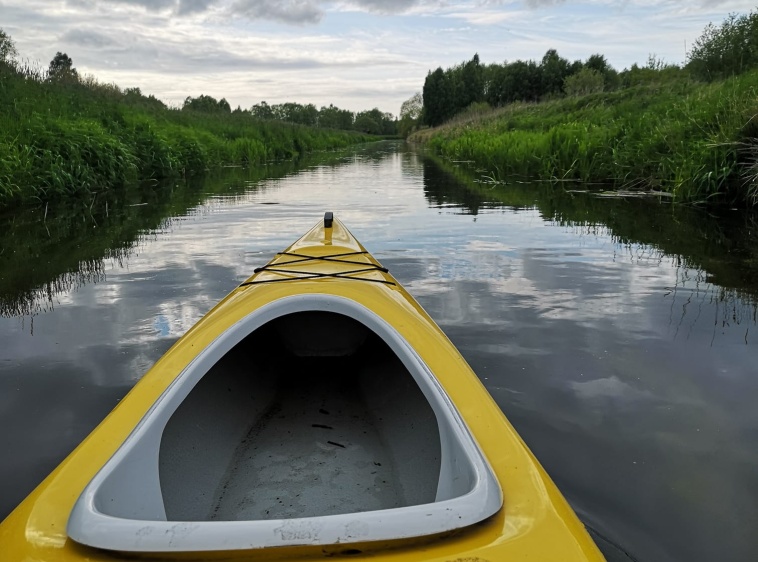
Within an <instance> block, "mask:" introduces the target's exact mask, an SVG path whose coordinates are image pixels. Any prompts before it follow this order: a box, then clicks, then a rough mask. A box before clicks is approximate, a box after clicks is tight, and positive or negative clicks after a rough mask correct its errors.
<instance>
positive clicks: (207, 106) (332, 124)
mask: <svg viewBox="0 0 758 562" xmlns="http://www.w3.org/2000/svg"><path fill="white" fill-rule="evenodd" d="M182 110H184V111H199V112H204V113H233V114H238V113H245V114H248V115H251V116H252V117H255V118H257V119H261V120H263V121H281V122H284V123H295V124H297V125H306V126H308V127H318V128H322V129H339V130H343V131H358V132H361V133H367V134H370V135H394V134H396V133H397V120H396V119H395V117H394V116H393V115H392V114H391V113H383V112H382V111H380V110H379V109H378V108H374V109H370V110H367V111H359V112H357V113H356V112H353V111H350V110H348V109H340V108H339V107H336V106H334V105H333V104H329V106H328V107H327V106H322V107H321V109H318V108H317V107H316V106H315V105H314V104H312V103H309V104H300V103H295V102H286V103H280V104H274V105H269V104H268V103H266V102H265V101H262V102H260V103H256V104H255V105H253V106H252V107H251V108H250V109H242V108H241V107H239V106H238V107H237V109H235V110H232V108H231V107H230V105H229V102H228V101H226V99H225V98H221V99H220V100H216V99H215V98H214V97H212V96H206V95H201V96H198V97H196V98H193V97H187V98H186V99H185V100H184V104H183V105H182Z"/></svg>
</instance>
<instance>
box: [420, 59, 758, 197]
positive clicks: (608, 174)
mask: <svg viewBox="0 0 758 562" xmlns="http://www.w3.org/2000/svg"><path fill="white" fill-rule="evenodd" d="M645 70H649V69H645ZM757 99H758V71H754V72H750V73H746V74H744V75H743V76H742V77H739V78H735V79H730V80H727V81H725V82H723V83H719V84H711V85H706V84H693V83H692V82H690V81H688V80H685V79H679V80H673V81H671V82H669V83H668V84H648V85H640V86H635V87H630V88H626V89H622V90H619V91H616V92H604V93H596V94H592V95H589V96H585V97H580V98H566V99H562V100H558V101H553V102H548V103H542V104H536V105H535V104H529V105H514V106H512V107H511V108H509V109H508V110H505V111H499V112H497V113H494V114H493V117H492V118H490V119H488V120H484V121H481V120H480V122H479V123H478V124H474V123H471V122H468V123H466V124H465V125H461V126H457V125H454V124H451V125H450V126H446V127H440V128H439V129H436V130H435V131H433V132H431V133H428V134H427V138H429V140H428V141H427V142H428V144H429V145H430V146H431V147H432V148H434V149H436V150H437V151H439V152H440V153H441V154H442V155H444V156H446V157H448V158H451V159H455V160H472V161H475V162H476V163H477V166H479V167H481V168H485V169H488V170H491V171H492V173H493V174H494V175H495V176H497V177H498V178H499V179H502V180H509V179H511V178H515V177H518V178H539V179H547V180H577V181H584V182H601V183H607V184H614V185H616V186H619V187H623V188H648V189H650V188H652V189H660V190H665V191H669V192H671V193H673V194H674V196H675V197H676V198H677V199H679V200H682V201H706V200H707V201H725V202H733V201H742V202H749V201H752V200H753V198H754V197H755V194H756V192H758V188H756V187H755V186H756V185H758V181H756V180H755V179H754V178H755V172H754V170H755V169H756V167H755V166H754V165H753V167H752V168H751V164H754V162H755V160H756V157H755V154H756V153H758V151H756V150H755V149H752V150H751V149H750V148H749V147H752V146H754V142H752V141H751V140H750V139H752V138H754V137H756V136H758V134H756V133H758V131H756V130H753V128H751V126H750V125H749V124H750V123H751V122H752V121H751V117H752V116H753V115H755V114H756V112H757V111H758V102H757V101H756V100H757ZM746 124H747V125H746ZM413 138H419V139H421V138H422V137H421V136H420V135H419V136H418V137H413ZM413 138H412V140H413ZM750 170H752V172H751V171H750ZM751 173H752V174H753V177H751V175H750V174H751Z"/></svg>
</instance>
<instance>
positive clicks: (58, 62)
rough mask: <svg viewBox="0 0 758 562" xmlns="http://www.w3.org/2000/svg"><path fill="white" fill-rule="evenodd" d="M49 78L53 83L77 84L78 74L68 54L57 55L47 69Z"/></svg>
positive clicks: (59, 53)
mask: <svg viewBox="0 0 758 562" xmlns="http://www.w3.org/2000/svg"><path fill="white" fill-rule="evenodd" d="M47 78H48V80H50V81H51V82H76V81H77V80H78V74H77V72H76V69H75V68H74V63H73V61H72V60H71V57H69V56H68V55H67V54H66V53H61V52H60V51H58V52H57V53H55V56H54V57H53V60H51V61H50V66H49V67H48V69H47Z"/></svg>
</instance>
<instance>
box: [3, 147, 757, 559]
mask: <svg viewBox="0 0 758 562" xmlns="http://www.w3.org/2000/svg"><path fill="white" fill-rule="evenodd" d="M476 179H477V174H476V172H475V171H471V170H468V169H466V168H465V166H463V165H462V164H459V165H458V166H457V167H456V166H453V165H450V164H447V165H443V164H440V163H439V162H437V161H436V160H435V159H433V158H430V157H428V156H425V155H423V154H419V153H416V152H414V151H412V150H410V149H408V148H406V147H405V146H404V145H402V144H397V143H384V144H377V145H372V146H368V147H361V148H359V149H356V150H354V151H349V152H346V153H333V154H328V155H323V156H319V157H315V158H312V159H309V160H306V161H303V162H300V163H299V164H298V165H295V164H282V165H271V166H268V167H266V168H264V169H259V170H256V171H245V170H239V169H232V170H228V171H227V172H225V173H220V174H216V175H215V176H214V177H211V178H207V179H205V180H203V181H196V182H192V183H191V185H180V186H175V187H173V188H164V189H161V190H157V189H150V188H143V189H140V190H135V191H134V192H129V193H128V194H125V195H124V196H121V197H120V198H119V199H118V200H115V199H114V200H113V201H109V202H108V205H107V206H106V205H103V204H102V201H98V202H96V203H97V204H93V202H89V201H88V202H81V203H80V204H78V206H77V205H72V206H70V208H65V209H64V208H62V207H51V208H48V209H44V208H41V209H32V210H28V211H23V212H16V213H13V214H11V215H7V216H4V217H0V417H1V419H0V424H1V425H2V427H3V428H4V429H3V431H2V432H0V450H2V451H3V453H4V454H3V455H2V458H0V517H3V516H5V515H6V514H7V513H9V512H10V511H11V510H12V509H13V508H14V507H15V506H16V505H17V504H18V503H19V502H20V501H21V500H22V499H23V498H24V497H25V496H26V495H27V494H28V493H29V492H30V491H31V490H32V489H33V488H34V486H35V485H36V484H38V483H39V482H40V481H41V480H42V479H43V478H44V477H45V476H46V475H47V474H48V473H49V472H50V471H51V470H52V469H53V468H54V467H55V466H56V465H57V463H58V462H60V460H62V459H63V458H64V457H65V456H66V455H67V454H68V453H69V452H71V451H72V450H73V448H74V447H75V446H76V445H77V444H78V443H79V442H80V441H81V440H82V439H83V438H84V437H85V436H86V435H87V434H88V432H89V431H91V430H92V429H93V428H94V426H95V425H97V423H99V422H100V421H101V420H102V419H103V417H104V416H105V415H107V413H108V412H109V411H110V410H111V409H112V408H113V407H114V406H115V405H116V404H117V403H118V401H119V400H120V399H121V398H122V397H123V396H124V395H125V394H126V392H128V391H129V389H130V388H131V387H132V386H133V385H134V384H135V383H136V382H137V381H138V380H139V378H140V377H141V376H142V375H143V374H144V372H145V371H146V370H147V369H148V368H149V367H150V366H151V365H152V364H153V362H154V361H155V360H156V359H158V358H159V357H160V356H161V355H162V354H163V353H164V352H165V350H166V349H168V347H169V346H170V345H171V344H172V343H173V342H174V341H176V339H177V338H178V337H179V336H181V335H182V334H183V333H184V332H185V331H187V329H189V328H190V327H191V326H192V325H193V323H194V322H196V321H197V320H198V319H199V318H200V317H201V316H202V315H203V314H204V313H205V312H207V311H208V310H209V309H210V308H211V307H212V306H213V305H214V304H215V303H216V302H217V301H218V300H220V299H221V298H222V297H223V296H224V295H225V294H226V293H228V292H229V291H230V290H231V289H233V288H234V287H235V285H237V284H238V283H240V282H241V281H243V280H244V279H245V278H247V277H248V276H249V275H250V274H251V273H252V271H253V269H254V268H255V267H257V266H260V265H262V264H264V263H265V262H267V261H268V260H269V259H270V257H271V256H272V255H273V254H274V253H276V252H277V251H280V250H282V249H283V248H285V247H286V246H288V245H289V244H290V243H291V242H293V241H294V240H295V239H296V238H298V237H299V236H300V235H301V234H302V233H304V232H305V231H306V230H307V229H308V228H310V227H311V226H313V225H314V224H315V223H316V222H317V221H318V220H319V218H320V217H321V216H322V214H323V211H325V210H332V211H334V212H335V214H336V215H337V216H338V217H339V218H340V219H341V220H342V221H343V222H344V223H345V224H346V225H347V226H348V228H350V229H351V231H352V232H353V233H354V234H355V235H356V236H357V238H358V239H359V240H360V241H361V242H362V243H363V244H364V245H365V246H366V247H367V248H368V249H369V250H370V251H371V252H372V253H373V254H374V255H375V256H376V257H377V258H378V259H379V260H380V261H381V262H382V263H383V264H384V265H385V266H387V267H388V268H389V269H390V271H391V272H392V274H393V275H394V276H395V277H396V278H398V280H399V281H400V282H401V283H402V284H403V285H404V286H405V287H406V288H407V289H408V290H409V291H410V293H411V294H413V295H414V296H415V297H416V299H417V300H418V301H419V302H420V303H421V304H422V306H423V307H424V308H425V309H426V310H427V311H428V312H429V313H430V315H431V316H432V317H433V318H434V319H435V320H436V321H437V322H438V323H439V324H440V326H441V327H442V328H443V330H444V331H445V332H446V333H447V334H448V336H449V337H450V338H451V340H452V341H453V343H454V344H455V345H456V346H457V347H458V348H459V349H460V351H461V352H462V354H463V355H464V357H465V358H466V359H467V360H468V362H469V363H470V364H471V366H472V367H473V369H474V370H475V371H476V373H477V374H478V375H479V377H480V378H481V379H482V381H483V382H484V384H485V386H486V387H487V388H488V389H489V391H490V393H491V394H492V396H493V397H494V398H495V400H496V401H497V403H498V404H499V405H500V407H501V408H502V410H503V411H504V412H505V414H506V415H507V416H508V418H509V419H510V420H511V422H512V423H513V424H514V425H515V427H516V429H517V430H518V431H519V432H520V434H521V435H522V437H523V438H524V440H525V441H526V442H527V444H528V445H529V446H530V447H531V449H532V450H533V452H534V453H535V455H536V456H537V458H538V459H539V460H540V461H541V462H542V464H543V465H544V466H545V468H546V469H547V471H548V472H549V473H550V475H551V476H552V477H553V479H554V480H555V481H556V483H557V484H558V486H559V487H560V488H561V490H562V491H563V493H564V494H565V495H566V497H567V498H568V499H569V501H570V502H571V504H572V505H573V506H574V508H575V509H576V510H577V512H578V513H579V515H580V517H581V518H582V520H583V521H584V522H585V523H586V524H587V525H588V527H589V528H590V529H591V530H592V532H593V535H594V536H595V538H596V540H597V541H598V544H599V545H600V546H601V548H602V550H603V551H604V552H605V553H606V555H607V557H608V559H609V560H638V561H654V562H665V561H678V560H688V561H703V562H705V561H712V560H721V561H732V560H733V561H739V560H750V559H753V558H754V557H755V553H756V552H758V535H756V534H755V531H754V529H755V527H756V524H758V470H756V467H757V466H758V448H756V446H755V443H756V439H758V408H756V407H755V404H756V402H757V401H758V326H757V325H756V323H757V312H756V310H757V309H756V303H758V216H755V215H751V214H748V213H744V212H741V211H728V210H726V211H724V212H723V213H721V214H720V215H718V216H714V215H713V214H709V213H707V212H704V211H702V210H697V209H692V208H685V207H679V206H673V205H671V204H670V203H667V202H660V201H657V200H651V199H638V198H614V197H607V196H605V195H604V194H600V193H585V192H581V191H579V190H577V189H576V186H573V187H572V188H565V189H564V188H560V187H558V188H555V187H550V186H546V185H533V186H526V185H520V184H514V185H509V186H502V185H490V184H486V183H480V182H478V181H475V180H476Z"/></svg>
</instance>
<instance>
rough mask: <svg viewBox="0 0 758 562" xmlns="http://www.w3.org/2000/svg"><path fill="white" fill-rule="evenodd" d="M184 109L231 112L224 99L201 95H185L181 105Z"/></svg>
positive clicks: (204, 111)
mask: <svg viewBox="0 0 758 562" xmlns="http://www.w3.org/2000/svg"><path fill="white" fill-rule="evenodd" d="M182 109H183V110H184V111H199V112H202V113H231V112H232V108H231V107H230V106H229V102H228V101H226V99H224V98H221V99H220V100H217V99H216V98H214V97H212V96H206V95H201V96H198V97H196V98H193V97H190V96H187V98H186V99H185V100H184V104H183V105H182Z"/></svg>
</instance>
